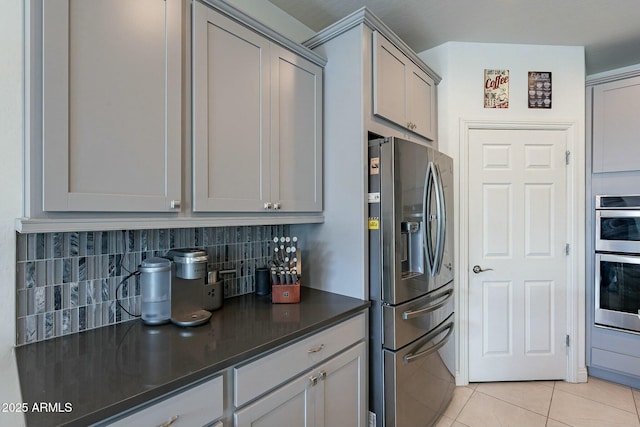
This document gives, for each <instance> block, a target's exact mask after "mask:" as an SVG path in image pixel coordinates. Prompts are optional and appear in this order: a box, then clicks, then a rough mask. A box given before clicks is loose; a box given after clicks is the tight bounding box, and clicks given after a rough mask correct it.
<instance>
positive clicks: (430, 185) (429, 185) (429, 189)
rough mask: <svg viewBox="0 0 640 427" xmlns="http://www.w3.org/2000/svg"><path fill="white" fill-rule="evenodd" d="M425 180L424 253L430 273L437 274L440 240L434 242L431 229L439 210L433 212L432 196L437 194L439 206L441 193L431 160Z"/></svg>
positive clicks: (423, 212)
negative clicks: (437, 187) (437, 255)
mask: <svg viewBox="0 0 640 427" xmlns="http://www.w3.org/2000/svg"><path fill="white" fill-rule="evenodd" d="M424 181H425V182H424V194H423V203H424V205H423V207H422V214H423V217H424V218H423V223H424V227H423V230H422V233H423V236H424V237H423V239H422V240H423V248H424V255H425V258H426V259H427V269H428V270H429V275H430V276H435V274H436V270H435V267H436V252H437V249H436V247H437V244H438V242H437V241H436V242H435V244H434V242H433V240H432V237H433V236H432V234H431V229H432V227H433V225H432V221H433V220H438V211H437V210H436V213H435V214H433V213H432V212H431V197H432V194H435V197H436V208H437V206H438V198H439V195H438V191H437V190H436V185H435V167H434V164H433V162H429V164H428V165H427V172H426V176H425V179H424ZM434 246H435V247H434Z"/></svg>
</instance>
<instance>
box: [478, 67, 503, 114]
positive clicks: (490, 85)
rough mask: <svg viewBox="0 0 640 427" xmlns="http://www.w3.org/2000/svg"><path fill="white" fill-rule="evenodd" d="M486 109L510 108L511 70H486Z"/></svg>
mask: <svg viewBox="0 0 640 427" xmlns="http://www.w3.org/2000/svg"><path fill="white" fill-rule="evenodd" d="M484 108H509V70H487V69H485V70H484Z"/></svg>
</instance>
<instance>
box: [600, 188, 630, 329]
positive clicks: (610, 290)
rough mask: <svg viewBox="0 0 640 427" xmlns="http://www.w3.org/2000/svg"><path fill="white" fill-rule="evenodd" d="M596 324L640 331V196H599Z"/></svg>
mask: <svg viewBox="0 0 640 427" xmlns="http://www.w3.org/2000/svg"><path fill="white" fill-rule="evenodd" d="M595 228H596V236H595V250H596V252H595V276H594V277H595V323H596V325H599V326H605V327H612V328H618V329H623V330H627V331H634V332H638V333H640V195H629V196H604V195H603V196H596V227H595Z"/></svg>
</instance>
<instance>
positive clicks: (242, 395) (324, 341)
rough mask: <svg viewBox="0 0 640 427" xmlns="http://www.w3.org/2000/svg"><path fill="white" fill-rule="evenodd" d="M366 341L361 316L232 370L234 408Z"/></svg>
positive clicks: (364, 320) (364, 324) (363, 317)
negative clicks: (355, 344) (353, 345)
mask: <svg viewBox="0 0 640 427" xmlns="http://www.w3.org/2000/svg"><path fill="white" fill-rule="evenodd" d="M365 337H366V317H365V314H364V313H363V314H360V315H358V316H356V317H354V318H352V319H349V320H346V321H344V322H342V323H340V324H338V325H336V326H333V327H331V328H329V329H327V330H324V331H322V332H318V333H317V334H314V335H312V336H310V337H308V338H305V339H303V340H301V341H298V342H296V343H294V344H291V345H289V346H287V347H286V348H283V349H282V350H278V351H276V352H273V353H271V354H269V355H267V356H264V357H261V358H260V359H258V360H256V361H254V362H251V363H249V364H247V365H244V366H240V367H237V368H235V369H234V378H235V384H234V403H235V406H236V407H240V406H242V405H244V404H245V403H247V402H249V401H250V400H252V399H254V398H256V397H258V396H260V395H261V394H263V393H266V392H267V391H269V390H271V389H273V388H274V387H277V386H278V385H280V384H282V383H283V382H285V381H287V380H288V379H290V378H292V377H294V376H295V375H297V374H299V373H301V372H303V371H305V370H307V369H309V368H311V367H313V366H314V365H316V364H318V363H319V362H322V361H323V360H325V359H327V358H328V357H330V356H333V355H334V354H337V353H339V352H340V351H342V350H343V349H345V348H347V347H349V346H350V345H352V344H354V343H356V342H358V341H360V340H363V339H365Z"/></svg>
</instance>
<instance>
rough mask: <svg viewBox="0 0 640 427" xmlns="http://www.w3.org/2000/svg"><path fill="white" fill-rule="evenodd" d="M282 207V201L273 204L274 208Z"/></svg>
mask: <svg viewBox="0 0 640 427" xmlns="http://www.w3.org/2000/svg"><path fill="white" fill-rule="evenodd" d="M281 207H282V203H280V202H275V203H274V204H273V209H275V210H277V211H279V210H280V208H281Z"/></svg>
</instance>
